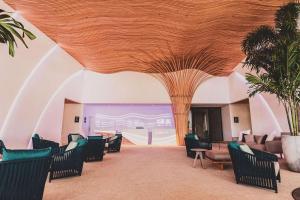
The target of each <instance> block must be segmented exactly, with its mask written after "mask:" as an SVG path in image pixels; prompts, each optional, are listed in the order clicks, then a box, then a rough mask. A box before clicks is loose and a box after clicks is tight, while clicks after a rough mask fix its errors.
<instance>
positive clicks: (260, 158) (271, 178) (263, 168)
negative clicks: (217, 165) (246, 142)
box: [228, 144, 281, 193]
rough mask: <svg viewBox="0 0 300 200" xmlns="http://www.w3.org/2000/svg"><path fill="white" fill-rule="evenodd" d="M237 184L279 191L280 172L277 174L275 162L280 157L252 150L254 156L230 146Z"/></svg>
mask: <svg viewBox="0 0 300 200" xmlns="http://www.w3.org/2000/svg"><path fill="white" fill-rule="evenodd" d="M228 149H229V153H230V157H231V160H232V165H233V170H234V174H235V179H236V183H237V184H239V183H242V184H247V185H253V186H258V187H262V188H266V189H272V190H275V192H276V193H277V192H278V189H277V180H278V181H279V182H280V181H281V177H280V170H279V169H278V173H277V174H276V172H275V171H276V170H275V162H278V157H277V156H276V155H274V154H271V153H267V152H264V151H259V150H257V149H252V148H251V150H252V151H253V153H254V155H252V154H249V153H246V152H243V151H241V150H240V149H236V148H233V147H232V146H231V145H230V144H228Z"/></svg>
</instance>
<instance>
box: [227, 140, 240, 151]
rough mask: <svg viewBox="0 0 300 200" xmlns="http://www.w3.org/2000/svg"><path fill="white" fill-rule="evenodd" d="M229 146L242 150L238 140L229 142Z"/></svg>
mask: <svg viewBox="0 0 300 200" xmlns="http://www.w3.org/2000/svg"><path fill="white" fill-rule="evenodd" d="M228 146H229V147H231V148H233V149H236V150H240V144H239V143H237V142H229V143H228Z"/></svg>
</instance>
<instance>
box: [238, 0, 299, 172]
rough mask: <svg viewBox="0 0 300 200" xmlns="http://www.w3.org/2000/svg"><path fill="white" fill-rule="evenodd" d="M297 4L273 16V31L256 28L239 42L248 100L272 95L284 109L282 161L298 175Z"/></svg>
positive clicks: (267, 28) (269, 28) (271, 29)
mask: <svg viewBox="0 0 300 200" xmlns="http://www.w3.org/2000/svg"><path fill="white" fill-rule="evenodd" d="M299 8H300V7H299V4H298V3H288V4H286V5H284V6H282V7H281V8H280V9H279V10H278V11H277V12H276V14H275V27H271V26H265V25H263V26H260V27H258V28H256V29H255V30H254V31H252V32H250V33H248V35H247V36H246V38H245V39H244V40H243V42H242V51H243V52H244V53H245V55H246V60H245V62H244V66H245V67H247V68H249V69H250V70H254V71H255V72H256V75H254V74H250V73H248V74H246V79H247V81H248V83H249V96H250V97H251V96H253V95H255V94H257V93H262V92H265V93H269V94H273V95H276V97H277V99H278V100H279V102H280V103H281V104H282V105H283V106H284V108H285V112H286V117H287V121H288V125H289V131H290V135H283V136H282V147H283V153H284V156H285V159H286V160H287V163H288V166H289V168H290V169H291V170H292V171H297V172H300V135H299V119H298V112H299V103H300V96H299V95H300V32H299V31H298V24H297V20H298V19H299V17H298V16H299Z"/></svg>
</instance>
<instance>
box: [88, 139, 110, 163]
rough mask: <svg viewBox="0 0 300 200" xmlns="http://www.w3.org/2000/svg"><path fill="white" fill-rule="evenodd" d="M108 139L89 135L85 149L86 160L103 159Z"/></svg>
mask: <svg viewBox="0 0 300 200" xmlns="http://www.w3.org/2000/svg"><path fill="white" fill-rule="evenodd" d="M105 143H106V139H103V138H102V136H88V143H87V146H86V149H85V161H86V162H91V161H101V160H103V156H104V149H105Z"/></svg>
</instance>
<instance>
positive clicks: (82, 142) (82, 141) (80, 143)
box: [77, 139, 88, 147]
mask: <svg viewBox="0 0 300 200" xmlns="http://www.w3.org/2000/svg"><path fill="white" fill-rule="evenodd" d="M77 143H78V145H77V146H78V147H82V146H84V145H86V144H87V143H88V141H87V140H86V139H79V140H77Z"/></svg>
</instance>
